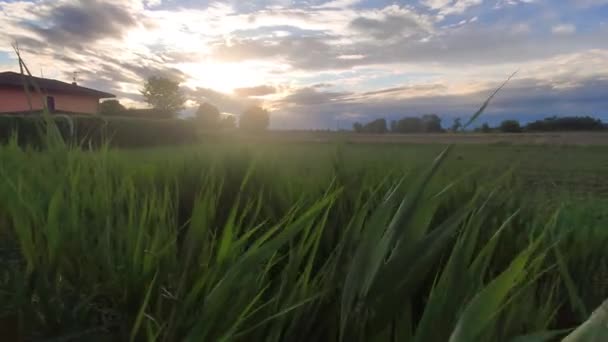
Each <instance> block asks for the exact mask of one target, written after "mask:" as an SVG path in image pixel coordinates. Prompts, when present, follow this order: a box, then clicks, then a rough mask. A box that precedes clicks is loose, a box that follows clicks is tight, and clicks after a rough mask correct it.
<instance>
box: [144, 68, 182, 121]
mask: <svg viewBox="0 0 608 342" xmlns="http://www.w3.org/2000/svg"><path fill="white" fill-rule="evenodd" d="M141 94H142V95H143V96H144V99H145V100H146V102H147V103H148V104H150V105H151V106H152V107H153V108H154V109H156V110H158V111H159V112H161V113H165V114H166V115H167V116H168V117H174V116H176V115H177V114H178V112H179V111H180V110H182V109H183V107H184V102H185V101H186V100H185V98H184V96H183V95H182V94H181V91H180V89H179V82H175V81H172V80H170V79H168V78H164V77H159V76H152V77H150V78H149V79H148V80H147V81H146V82H145V83H144V87H143V89H142V90H141Z"/></svg>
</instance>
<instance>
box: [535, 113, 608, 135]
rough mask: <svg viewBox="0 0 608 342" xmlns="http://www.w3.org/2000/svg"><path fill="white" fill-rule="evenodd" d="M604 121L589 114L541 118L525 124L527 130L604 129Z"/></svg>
mask: <svg viewBox="0 0 608 342" xmlns="http://www.w3.org/2000/svg"><path fill="white" fill-rule="evenodd" d="M605 128H606V127H605V125H604V123H603V122H602V121H601V120H599V119H596V118H593V117H590V116H564V117H556V116H553V117H549V118H545V119H543V120H538V121H534V122H530V123H529V124H527V125H526V130H527V131H539V132H552V131H598V130H603V129H605Z"/></svg>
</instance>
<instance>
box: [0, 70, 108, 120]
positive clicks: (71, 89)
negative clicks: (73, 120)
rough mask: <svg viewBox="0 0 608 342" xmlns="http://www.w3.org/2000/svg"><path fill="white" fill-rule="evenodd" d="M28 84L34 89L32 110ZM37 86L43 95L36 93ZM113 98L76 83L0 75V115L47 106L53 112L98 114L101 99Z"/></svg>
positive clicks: (6, 73) (29, 111)
mask: <svg viewBox="0 0 608 342" xmlns="http://www.w3.org/2000/svg"><path fill="white" fill-rule="evenodd" d="M24 81H25V82H24ZM24 83H26V84H28V86H29V89H30V94H31V98H32V101H31V102H32V103H31V105H32V108H30V104H29V101H28V97H27V94H26V91H25V88H24ZM34 84H35V85H37V86H38V87H39V88H40V90H41V92H42V94H39V93H37V92H36V90H35V87H34V86H33V85H34ZM113 97H115V96H114V95H112V94H110V93H106V92H103V91H99V90H95V89H90V88H85V87H81V86H79V85H77V84H76V83H66V82H61V81H57V80H51V79H47V78H40V77H29V76H23V75H22V74H19V73H16V72H1V73H0V113H4V114H6V113H14V114H17V113H31V112H32V110H33V111H34V112H40V111H42V109H43V108H44V104H45V103H46V106H47V108H48V109H49V111H50V112H60V113H74V114H97V112H98V110H99V100H100V99H106V98H113Z"/></svg>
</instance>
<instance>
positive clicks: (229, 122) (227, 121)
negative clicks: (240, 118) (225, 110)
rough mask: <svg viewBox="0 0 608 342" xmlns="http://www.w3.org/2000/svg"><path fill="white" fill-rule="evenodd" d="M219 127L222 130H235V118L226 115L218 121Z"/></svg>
mask: <svg viewBox="0 0 608 342" xmlns="http://www.w3.org/2000/svg"><path fill="white" fill-rule="evenodd" d="M220 127H222V128H223V129H229V130H230V129H235V128H236V117H235V116H234V115H226V116H225V117H224V118H223V119H221V120H220Z"/></svg>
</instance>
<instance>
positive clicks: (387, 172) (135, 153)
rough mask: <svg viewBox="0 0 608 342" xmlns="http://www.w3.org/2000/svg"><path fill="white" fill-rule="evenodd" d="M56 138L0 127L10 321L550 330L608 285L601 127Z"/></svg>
mask: <svg viewBox="0 0 608 342" xmlns="http://www.w3.org/2000/svg"><path fill="white" fill-rule="evenodd" d="M51 133H52V132H51ZM46 139H47V140H46V141H45V144H46V149H45V150H44V151H43V152H41V151H38V150H34V149H31V148H26V147H23V146H19V145H18V144H17V143H16V141H12V142H9V143H7V144H6V145H4V146H1V147H0V160H1V161H2V163H1V165H0V237H1V238H0V334H1V335H0V336H3V339H4V340H16V341H19V340H32V341H39V340H40V341H42V340H44V341H106V340H115V341H121V340H130V341H180V340H184V341H453V342H457V341H466V342H468V341H514V342H517V341H519V342H521V341H554V340H559V339H561V338H563V337H565V336H566V335H568V334H571V333H572V332H573V330H574V329H575V328H577V327H579V326H581V324H583V322H585V321H586V320H588V319H589V318H590V316H591V315H592V312H593V311H594V310H595V309H596V308H597V307H599V306H600V305H601V304H602V302H603V300H604V299H606V298H608V264H607V261H608V256H607V255H606V253H605V250H606V248H605V246H606V244H607V243H608V230H606V226H607V225H606V224H607V223H608V196H607V195H608V179H607V178H606V177H604V175H605V171H606V169H608V153H607V152H608V147H605V146H557V145H511V144H505V143H498V144H468V145H464V144H457V145H455V146H452V147H450V148H446V147H445V146H444V145H443V144H397V143H386V144H366V143H352V142H349V141H344V140H343V139H342V140H341V139H338V140H339V141H337V142H334V141H332V142H323V141H322V142H302V141H293V142H285V141H282V142H278V141H273V140H272V139H270V140H268V139H258V140H255V141H254V140H251V139H249V140H247V139H242V140H239V139H222V138H214V139H209V141H208V142H207V143H205V144H200V145H192V146H181V147H161V148H148V149H130V150H129V149H126V150H117V149H111V148H109V147H106V148H101V149H96V150H88V149H86V148H74V147H70V146H66V145H65V144H64V143H63V142H62V140H61V139H60V138H59V137H57V135H53V134H48V135H47V137H46ZM340 140H341V142H340ZM601 315H602V311H601V310H598V311H597V312H596V313H595V314H594V316H593V318H592V319H591V320H590V321H589V322H588V323H587V325H585V326H582V327H581V328H580V329H579V330H577V331H576V333H575V334H576V336H571V337H570V340H569V341H594V338H597V339H596V340H597V341H604V340H605V336H608V335H603V334H605V333H606V331H605V330H606V328H605V322H604V323H603V325H602V322H600V323H599V324H596V323H597V322H596V320H599V319H602V316H601ZM604 319H605V318H604Z"/></svg>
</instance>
